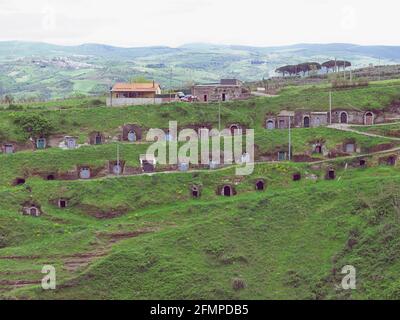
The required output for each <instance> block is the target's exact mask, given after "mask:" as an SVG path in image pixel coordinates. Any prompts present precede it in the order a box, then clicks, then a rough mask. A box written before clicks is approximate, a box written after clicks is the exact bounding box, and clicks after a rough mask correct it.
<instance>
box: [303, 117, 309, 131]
mask: <svg viewBox="0 0 400 320" xmlns="http://www.w3.org/2000/svg"><path fill="white" fill-rule="evenodd" d="M303 126H304V128H309V127H310V117H309V116H306V117H304V119H303Z"/></svg>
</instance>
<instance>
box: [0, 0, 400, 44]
mask: <svg viewBox="0 0 400 320" xmlns="http://www.w3.org/2000/svg"><path fill="white" fill-rule="evenodd" d="M399 11H400V4H399V3H398V1H395V0H381V1H379V3H377V2H376V1H373V0H368V1H358V0H336V1H334V0H297V1H295V0H281V1H279V2H273V3H271V2H268V1H262V0H248V1H246V4H245V5H243V3H242V2H241V1H238V0H214V1H212V0H170V1H162V0H153V1H152V2H151V3H147V2H142V1H138V0H133V1H129V0H115V1H113V2H112V3H110V2H109V1H106V0H79V1H78V0H68V1H67V0H59V1H50V0H36V1H28V0H13V1H11V0H0V40H2V41H27V42H45V43H52V44H57V45H79V44H86V43H96V44H105V45H112V46H118V47H126V48H130V47H147V46H168V47H179V46H181V45H184V44H190V43H207V44H208V43H210V44H216V45H244V46H255V47H275V46H287V45H293V44H304V43H307V44H309V43H310V44H328V43H349V44H357V45H388V46H398V45H400V39H399V37H398V35H397V31H398V29H399V22H398V17H397V15H398V12H399Z"/></svg>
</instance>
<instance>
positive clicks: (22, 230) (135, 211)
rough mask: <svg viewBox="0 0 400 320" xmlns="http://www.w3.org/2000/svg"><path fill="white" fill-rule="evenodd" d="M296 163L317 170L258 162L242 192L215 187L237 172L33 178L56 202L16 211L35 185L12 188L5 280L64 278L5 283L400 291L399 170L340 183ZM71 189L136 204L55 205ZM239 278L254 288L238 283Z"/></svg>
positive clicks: (246, 292) (196, 291)
mask: <svg viewBox="0 0 400 320" xmlns="http://www.w3.org/2000/svg"><path fill="white" fill-rule="evenodd" d="M293 170H294V171H298V170H301V171H302V172H303V174H305V172H306V171H307V170H308V169H307V168H305V167H303V166H298V167H296V168H294V167H293V166H292V165H289V164H286V165H279V166H270V165H268V166H264V165H263V166H258V167H257V171H256V173H255V174H254V175H253V176H252V177H248V178H246V179H245V181H242V182H241V183H240V184H239V185H238V188H237V189H238V195H237V196H236V197H232V198H224V197H220V196H216V195H215V190H214V188H215V186H216V185H217V184H218V183H219V182H224V181H226V177H229V176H230V174H231V173H232V172H229V171H226V172H225V171H220V172H218V173H214V174H207V173H205V174H200V175H196V176H193V175H191V174H174V175H171V176H169V175H168V177H167V176H166V175H164V176H160V177H158V176H157V177H130V178H121V180H118V182H117V180H116V179H111V180H108V181H104V182H102V187H101V188H99V186H100V185H99V183H98V182H94V181H92V182H71V183H68V184H59V183H58V182H54V183H43V182H42V181H38V180H33V181H31V182H30V183H29V186H30V188H31V189H32V196H33V198H34V199H37V200H39V201H40V202H41V203H42V204H43V210H44V211H45V212H46V214H45V215H44V216H43V217H42V218H39V219H35V218H30V217H20V216H18V215H15V213H14V212H15V210H16V209H17V207H18V205H17V203H18V201H17V199H18V200H22V199H23V198H24V197H29V194H28V193H27V191H24V190H23V189H18V190H15V191H14V192H11V190H5V189H4V190H2V192H1V193H2V197H1V199H2V200H1V205H2V208H3V210H2V216H1V219H2V223H1V226H2V233H4V231H6V232H7V234H6V239H7V240H6V241H5V242H4V243H3V246H4V248H3V249H1V256H0V265H1V270H2V279H3V284H5V283H8V284H10V283H12V281H13V280H18V279H21V278H23V280H24V281H25V282H28V280H30V281H33V282H35V281H36V282H37V281H38V279H39V280H40V279H41V278H40V277H41V274H40V273H39V271H40V269H41V266H42V265H43V264H49V263H50V264H53V265H54V266H55V267H56V268H57V270H58V273H57V276H58V284H59V287H58V289H57V290H56V291H54V292H44V291H43V290H41V289H37V285H35V284H33V285H30V286H29V285H27V286H26V287H23V288H20V289H16V290H14V291H11V292H10V291H6V290H5V289H6V288H7V286H6V285H3V288H2V289H3V291H2V293H1V294H2V295H3V297H20V298H21V297H24V298H45V299H49V298H57V299H71V298H72V299H77V298H81V299H97V298H100V299H117V298H121V299H288V298H289V299H342V298H344V299H350V298H352V299H371V298H377V299H380V298H389V299H396V298H398V297H399V296H398V286H397V282H396V281H393V280H395V279H396V277H397V275H398V272H399V271H398V270H399V269H398V268H399V262H400V260H399V257H398V254H397V252H398V249H397V247H398V246H399V242H398V238H399V237H398V236H399V232H400V230H399V228H398V219H399V216H398V195H397V192H396V190H397V188H398V187H399V183H400V179H399V172H398V169H392V168H385V167H381V168H371V169H366V170H360V169H357V170H356V169H353V170H349V171H343V172H340V173H338V174H339V175H340V177H341V179H340V181H323V180H321V181H317V182H313V181H306V180H303V181H300V182H291V181H290V174H289V173H290V172H292V171H293ZM315 173H318V172H315ZM260 176H264V177H266V179H267V182H268V187H267V190H266V191H265V192H255V191H253V186H252V179H253V178H255V177H260ZM230 179H231V178H228V179H227V180H230ZM165 182H168V188H165ZM191 183H202V184H203V190H204V193H203V196H202V197H201V199H200V200H191V199H190V196H189V193H188V189H187V187H188V184H191ZM147 185H151V186H152V194H157V197H156V198H157V200H156V201H157V203H155V202H154V200H153V202H152V203H149V202H146V201H145V199H146V197H147V198H148V199H149V201H151V200H150V199H154V197H152V196H151V195H147V196H146V191H144V190H149V189H148V187H147ZM138 186H140V188H138ZM61 189H65V190H68V191H67V192H66V193H65V195H67V196H72V198H73V199H74V200H73V201H74V202H75V203H79V202H81V204H82V203H90V202H92V203H93V202H94V201H96V200H95V199H103V202H102V201H100V202H97V205H98V206H99V207H102V206H104V205H113V206H114V207H117V206H120V205H124V204H133V206H132V207H131V209H130V211H129V212H128V213H126V214H125V215H123V216H121V217H118V218H114V219H111V220H110V219H108V220H98V219H96V218H93V217H91V216H90V215H88V214H87V213H85V212H83V211H82V210H81V209H80V208H79V205H73V206H72V207H71V208H70V209H67V210H65V211H63V210H60V209H57V208H55V207H54V206H52V205H49V204H46V201H48V199H51V198H52V197H54V196H59V194H60V193H59V192H60V191H61ZM124 190H126V191H127V192H124ZM128 190H129V191H128ZM349 194H352V196H351V197H349V196H348V195H349ZM137 197H139V198H140V199H141V200H142V202H137V199H138V198H137ZM105 199H107V201H105ZM143 200H144V201H143ZM10 220H12V221H13V222H12V223H11V222H10ZM348 264H350V265H354V266H355V267H356V268H357V270H358V289H357V290H355V291H350V292H349V291H343V290H335V284H336V285H339V284H340V281H341V277H340V270H341V268H342V267H343V266H344V265H348ZM75 268H77V269H75ZM334 270H336V275H335V271H334ZM338 270H339V271H338ZM377 277H379V279H380V281H379V282H378V281H376V278H377ZM235 279H240V280H242V281H243V282H244V283H245V286H246V287H245V289H243V290H234V289H233V287H232V283H233V281H234V280H235ZM5 281H9V282H5Z"/></svg>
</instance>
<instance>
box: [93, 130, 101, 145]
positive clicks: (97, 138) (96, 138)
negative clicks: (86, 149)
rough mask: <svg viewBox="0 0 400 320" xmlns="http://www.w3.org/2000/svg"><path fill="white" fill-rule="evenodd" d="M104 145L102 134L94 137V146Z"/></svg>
mask: <svg viewBox="0 0 400 320" xmlns="http://www.w3.org/2000/svg"><path fill="white" fill-rule="evenodd" d="M102 143H103V137H102V136H101V133H99V132H98V133H96V135H95V137H94V144H102Z"/></svg>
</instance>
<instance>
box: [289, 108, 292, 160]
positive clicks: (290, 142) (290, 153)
mask: <svg viewBox="0 0 400 320" xmlns="http://www.w3.org/2000/svg"><path fill="white" fill-rule="evenodd" d="M291 122H292V117H291V116H290V114H289V155H288V159H289V161H291V160H292V124H291Z"/></svg>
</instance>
